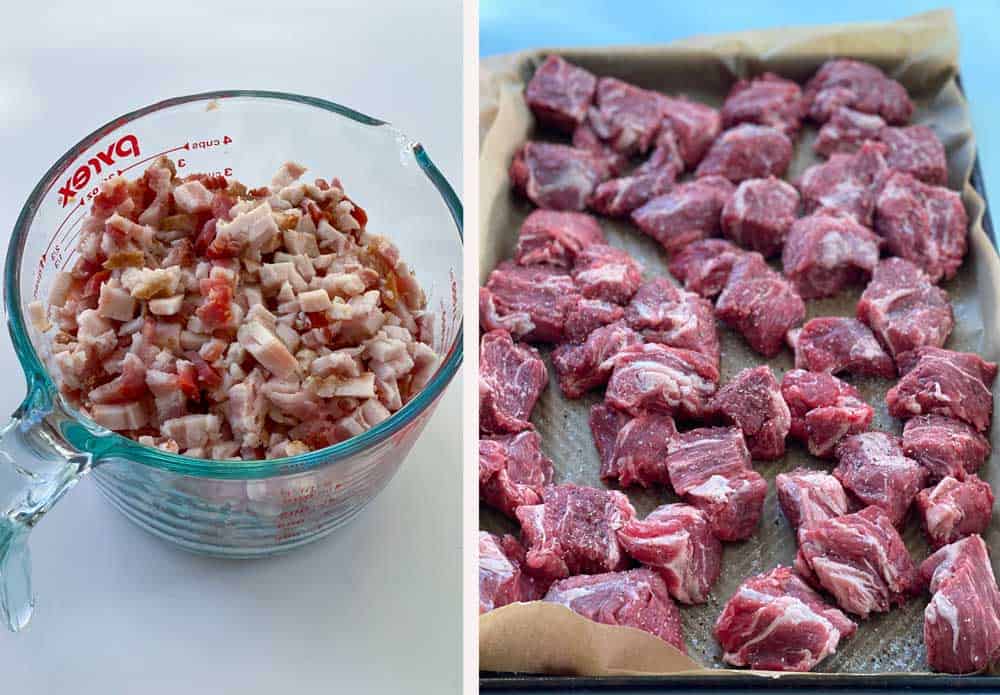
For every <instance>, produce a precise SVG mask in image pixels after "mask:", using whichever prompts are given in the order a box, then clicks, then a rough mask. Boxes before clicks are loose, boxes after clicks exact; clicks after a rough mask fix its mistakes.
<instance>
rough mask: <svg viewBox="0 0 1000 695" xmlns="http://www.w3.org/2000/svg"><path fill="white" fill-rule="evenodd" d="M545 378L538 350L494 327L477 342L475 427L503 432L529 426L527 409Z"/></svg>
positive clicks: (485, 430)
mask: <svg viewBox="0 0 1000 695" xmlns="http://www.w3.org/2000/svg"><path fill="white" fill-rule="evenodd" d="M548 381H549V373H548V371H547V370H546V369H545V363H544V362H542V358H541V357H539V355H538V351H537V350H535V348H533V347H530V346H528V345H522V344H520V343H515V342H514V341H513V340H512V339H511V337H510V333H508V332H507V331H502V330H497V331H490V332H489V333H486V334H485V335H483V337H482V340H481V341H480V343H479V430H480V431H481V432H489V433H493V434H506V433H511V432H520V431H522V430H526V429H530V428H531V423H530V422H529V421H528V420H529V418H530V417H531V411H532V409H534V407H535V403H536V402H537V401H538V396H539V395H540V394H541V393H542V389H544V388H545V385H546V384H547V383H548Z"/></svg>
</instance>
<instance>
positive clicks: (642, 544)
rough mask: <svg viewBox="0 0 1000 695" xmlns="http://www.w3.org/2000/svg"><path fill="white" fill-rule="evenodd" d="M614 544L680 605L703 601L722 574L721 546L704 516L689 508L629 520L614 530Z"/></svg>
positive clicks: (675, 507) (660, 509) (660, 510)
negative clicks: (647, 570)
mask: <svg viewBox="0 0 1000 695" xmlns="http://www.w3.org/2000/svg"><path fill="white" fill-rule="evenodd" d="M618 541H619V542H620V543H621V544H622V547H623V548H625V552H627V553H628V554H629V555H630V556H631V557H632V558H633V559H634V560H638V561H639V562H641V563H642V564H644V565H646V566H647V567H649V568H651V569H653V570H654V571H656V572H657V574H659V575H660V576H661V577H662V578H663V581H664V582H665V583H666V585H667V590H668V591H669V592H670V595H671V596H672V597H673V598H674V599H675V600H677V601H680V602H681V603H687V604H697V603H704V602H705V601H707V600H708V594H709V592H710V591H711V590H712V586H714V585H715V582H716V580H717V579H718V578H719V573H720V572H721V570H722V544H721V543H720V542H719V539H718V538H716V537H715V535H714V534H713V533H712V527H711V524H710V523H709V521H708V517H707V516H706V515H705V513H704V512H702V511H701V510H700V509H697V508H696V507H692V506H691V505H689V504H665V505H663V506H662V507H657V508H656V509H654V510H653V511H651V512H650V513H649V515H648V516H646V518H645V519H632V520H630V521H629V522H628V523H627V524H625V526H623V527H622V528H621V529H619V530H618Z"/></svg>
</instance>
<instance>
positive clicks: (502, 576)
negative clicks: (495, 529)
mask: <svg viewBox="0 0 1000 695" xmlns="http://www.w3.org/2000/svg"><path fill="white" fill-rule="evenodd" d="M523 566H524V548H523V547H522V546H521V544H520V542H518V540H517V539H516V538H514V537H513V536H510V535H506V536H503V537H500V536H496V535H494V534H492V533H488V532H487V531H480V532H479V612H480V613H487V612H489V611H491V610H493V609H495V608H500V607H501V606H506V605H507V604H508V603H517V602H520V601H537V600H538V599H540V598H541V597H542V596H544V595H545V591H546V588H547V582H544V581H540V580H537V579H535V578H534V577H531V576H530V575H528V574H525V572H524V571H523V569H522V567H523Z"/></svg>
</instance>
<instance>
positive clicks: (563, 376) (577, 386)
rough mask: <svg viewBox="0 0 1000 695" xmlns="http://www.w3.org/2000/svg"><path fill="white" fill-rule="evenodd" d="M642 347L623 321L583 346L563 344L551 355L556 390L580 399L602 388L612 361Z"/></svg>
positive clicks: (589, 338)
mask: <svg viewBox="0 0 1000 695" xmlns="http://www.w3.org/2000/svg"><path fill="white" fill-rule="evenodd" d="M640 343H642V336H640V335H639V334H638V333H636V332H635V331H633V330H632V329H631V328H629V327H628V325H626V323H625V322H624V321H617V322H615V323H612V324H609V325H607V326H602V327H600V328H598V329H596V330H594V331H592V332H591V333H590V335H588V336H587V339H586V340H585V341H584V342H583V343H564V344H562V345H560V346H559V347H557V348H556V349H555V350H554V351H553V352H552V365H553V366H554V367H555V370H556V376H557V377H558V379H559V387H560V388H561V389H562V392H563V393H564V394H565V395H566V397H567V398H579V397H580V396H582V395H583V394H585V393H586V392H587V391H590V390H591V389H594V388H597V387H599V386H603V385H604V384H606V383H607V382H608V378H610V376H611V370H612V369H613V368H614V358H615V355H617V354H618V353H619V352H621V350H622V349H623V348H626V347H628V346H629V345H639V344H640Z"/></svg>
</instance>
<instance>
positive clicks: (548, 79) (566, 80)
mask: <svg viewBox="0 0 1000 695" xmlns="http://www.w3.org/2000/svg"><path fill="white" fill-rule="evenodd" d="M596 88H597V78H596V77H594V76H593V75H592V74H591V73H589V72H587V71H586V70H584V69H583V68H581V67H577V66H576V65H573V64H572V63H569V62H567V61H565V60H563V59H562V58H560V57H559V56H557V55H550V56H549V57H548V58H546V59H545V62H544V63H542V64H541V65H539V66H538V69H537V70H535V74H534V75H533V76H532V78H531V81H530V82H529V83H528V86H527V88H525V90H524V100H525V101H526V102H527V104H528V107H529V108H530V109H531V111H532V112H533V113H534V114H535V118H537V119H538V120H539V121H540V122H541V123H542V124H544V125H547V126H549V127H551V128H555V129H557V130H561V131H563V132H566V133H571V132H573V129H574V128H575V127H576V126H578V125H580V123H582V122H583V120H584V119H585V118H586V116H587V109H589V108H590V105H591V103H593V100H594V90H595V89H596Z"/></svg>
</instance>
